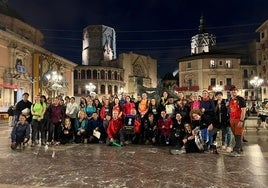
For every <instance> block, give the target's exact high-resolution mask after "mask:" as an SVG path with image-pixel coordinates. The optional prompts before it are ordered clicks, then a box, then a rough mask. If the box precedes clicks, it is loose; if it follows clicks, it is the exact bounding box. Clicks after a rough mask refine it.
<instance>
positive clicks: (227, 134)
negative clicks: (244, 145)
mask: <svg viewBox="0 0 268 188" xmlns="http://www.w3.org/2000/svg"><path fill="white" fill-rule="evenodd" d="M232 136H233V133H232V129H231V127H229V126H228V127H223V128H222V145H223V146H227V147H231V146H232Z"/></svg>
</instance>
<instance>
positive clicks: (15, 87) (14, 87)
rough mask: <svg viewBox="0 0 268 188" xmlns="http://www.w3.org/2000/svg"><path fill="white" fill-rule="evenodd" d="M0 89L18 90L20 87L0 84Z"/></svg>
mask: <svg viewBox="0 0 268 188" xmlns="http://www.w3.org/2000/svg"><path fill="white" fill-rule="evenodd" d="M0 87H3V88H8V89H19V88H20V86H18V85H10V84H0Z"/></svg>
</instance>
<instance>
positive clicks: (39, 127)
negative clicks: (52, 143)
mask: <svg viewBox="0 0 268 188" xmlns="http://www.w3.org/2000/svg"><path fill="white" fill-rule="evenodd" d="M40 132H41V142H42V143H45V142H46V126H45V124H44V121H43V120H41V121H38V120H36V119H33V121H32V143H36V142H38V140H39V136H38V135H39V133H40Z"/></svg>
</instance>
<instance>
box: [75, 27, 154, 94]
mask: <svg viewBox="0 0 268 188" xmlns="http://www.w3.org/2000/svg"><path fill="white" fill-rule="evenodd" d="M115 36H116V35H115V31H114V29H113V28H110V27H107V26H103V25H92V26H88V27H86V28H85V29H84V31H83V52H82V65H81V66H77V67H76V68H75V71H74V81H75V85H74V94H75V96H85V95H87V94H89V93H90V91H88V90H87V89H86V85H87V84H89V83H92V84H94V85H95V86H96V89H95V92H96V93H97V94H98V95H120V94H122V93H128V94H129V95H130V96H132V97H136V96H137V95H139V94H141V92H142V91H143V90H144V89H146V88H156V86H157V62H156V60H155V59H152V58H151V57H148V56H143V55H139V54H135V53H132V52H130V53H122V54H119V56H118V57H117V54H116V39H115Z"/></svg>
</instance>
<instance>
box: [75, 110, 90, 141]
mask: <svg viewBox="0 0 268 188" xmlns="http://www.w3.org/2000/svg"><path fill="white" fill-rule="evenodd" d="M87 123H88V121H87V114H86V112H85V111H84V110H80V111H79V112H78V118H76V119H75V124H74V127H75V136H74V137H75V138H74V142H75V143H77V144H79V143H84V140H85V138H86V135H87V132H86V130H87Z"/></svg>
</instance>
